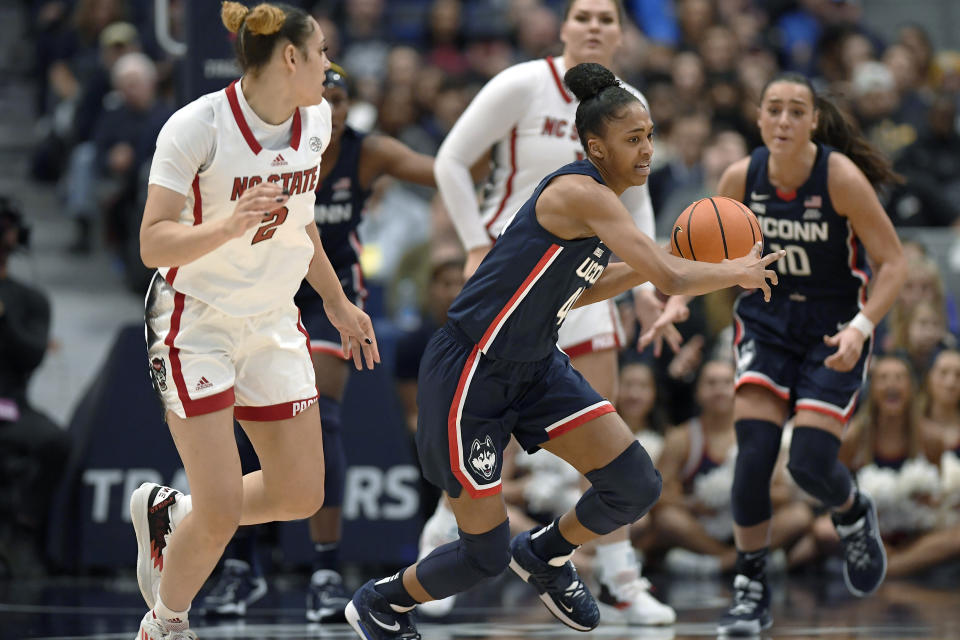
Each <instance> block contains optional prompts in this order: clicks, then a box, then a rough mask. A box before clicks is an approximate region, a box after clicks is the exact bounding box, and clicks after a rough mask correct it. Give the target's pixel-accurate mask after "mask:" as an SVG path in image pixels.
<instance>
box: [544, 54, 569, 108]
mask: <svg viewBox="0 0 960 640" xmlns="http://www.w3.org/2000/svg"><path fill="white" fill-rule="evenodd" d="M546 60H547V66H548V67H550V75H552V76H553V81H554V82H556V83H557V89H559V90H560V95H561V96H562V97H563V100H564V102H566V103H567V104H570V103H571V102H573V98H571V97H570V94H568V93H567V90H566V89H564V87H563V80H561V79H560V74H559V73H557V68H556V67H555V66H553V56H547V58H546Z"/></svg>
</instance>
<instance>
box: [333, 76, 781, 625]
mask: <svg viewBox="0 0 960 640" xmlns="http://www.w3.org/2000/svg"><path fill="white" fill-rule="evenodd" d="M565 82H566V85H567V86H568V87H569V88H570V90H571V91H572V92H573V93H574V94H575V95H576V96H577V98H578V99H579V100H580V105H579V106H578V107H577V113H576V125H577V131H578V132H579V135H580V140H581V143H582V144H583V147H584V150H585V152H586V155H587V158H586V159H584V160H580V161H577V162H573V163H571V164H568V165H565V166H563V167H561V168H560V169H558V170H557V171H554V172H553V173H551V174H549V175H548V176H546V177H545V178H544V179H543V181H542V182H541V183H540V184H539V186H538V187H537V188H536V189H535V190H534V192H533V195H532V196H531V197H530V199H529V200H527V201H526V203H524V204H523V205H522V206H521V207H520V209H519V210H518V211H517V212H516V213H515V214H514V216H513V220H512V221H510V222H509V223H508V224H507V226H506V229H505V230H504V231H503V233H502V234H501V236H500V238H499V240H498V241H497V243H496V244H495V245H494V246H493V248H492V249H491V250H490V252H489V253H488V254H487V256H486V257H485V258H484V259H483V261H482V262H481V263H480V266H479V267H478V269H477V270H476V272H475V273H474V275H473V276H472V277H471V278H470V280H469V281H467V283H466V285H465V286H464V288H463V291H462V292H461V293H460V295H459V296H457V299H456V300H455V301H454V302H453V304H452V305H451V307H450V310H449V312H448V321H447V324H446V325H445V326H444V327H443V328H442V329H440V330H439V331H437V333H435V334H434V336H433V338H432V339H431V340H430V343H429V344H428V346H427V350H426V352H425V353H424V356H423V360H422V362H421V366H420V379H419V383H418V390H419V391H418V397H417V402H418V405H419V416H418V425H417V448H418V450H419V454H420V461H421V464H422V466H423V471H424V475H425V476H426V477H427V478H428V479H429V480H430V481H431V482H433V483H435V484H437V485H438V486H439V487H441V488H442V489H444V490H445V491H446V492H447V494H448V495H449V496H450V505H451V508H452V509H453V512H454V515H455V516H456V519H457V524H458V525H459V528H460V538H459V540H457V541H455V542H451V543H448V544H446V545H443V546H441V547H438V548H437V549H435V550H434V551H433V552H432V553H430V554H429V555H428V556H426V557H425V558H423V559H422V560H420V561H419V562H418V563H416V564H415V565H413V566H411V567H408V568H406V569H405V570H403V571H401V572H399V573H397V574H396V575H394V576H391V577H387V578H384V579H382V580H379V581H376V582H374V581H373V580H371V581H369V582H367V583H366V584H365V585H364V586H363V587H361V588H360V589H359V590H358V591H357V592H356V593H355V594H354V596H353V599H352V600H351V602H350V603H349V604H348V605H347V608H346V612H345V613H346V617H347V621H348V622H349V623H350V625H351V626H352V627H353V629H354V630H355V631H356V632H357V634H358V635H359V636H360V637H361V638H366V639H367V640H373V639H386V638H419V637H420V636H419V634H418V633H417V630H416V627H415V626H414V624H413V621H412V618H411V616H410V614H409V612H410V611H411V610H412V609H413V607H414V606H416V605H417V603H420V602H425V601H429V600H434V599H439V598H444V597H447V596H450V595H452V594H455V593H459V592H461V591H464V590H466V589H468V588H470V587H472V586H473V585H475V584H476V583H478V582H479V581H481V580H482V579H484V578H486V577H491V576H496V575H498V574H500V573H501V572H502V571H503V570H504V569H506V568H507V566H508V565H509V566H510V567H511V568H512V569H513V570H514V571H515V572H516V573H517V574H518V575H519V576H521V577H522V578H523V579H525V580H527V581H528V582H530V583H531V584H532V585H533V586H534V587H535V588H536V589H537V590H538V591H539V592H540V598H541V600H542V601H543V602H544V604H545V605H546V606H547V608H548V609H549V610H550V612H551V613H552V614H553V615H554V616H556V617H557V618H558V619H559V620H561V621H562V622H564V623H565V624H566V625H568V626H570V627H571V628H573V629H577V630H580V631H588V630H590V629H593V628H594V627H596V626H597V624H598V623H599V621H600V620H599V618H600V615H599V610H598V607H597V602H596V600H595V599H594V598H593V596H592V595H591V594H590V592H589V590H588V589H587V588H586V586H585V585H584V583H583V582H582V581H581V580H580V578H579V576H578V575H577V572H576V570H575V569H574V567H573V563H571V562H570V557H571V555H572V554H573V552H574V551H575V550H576V548H577V547H578V546H579V545H581V544H583V543H585V542H587V541H589V540H592V539H594V538H596V537H597V536H600V535H603V534H606V533H609V532H611V531H614V530H616V529H618V528H620V527H623V526H625V525H628V524H630V523H632V522H634V521H636V520H637V519H638V518H640V517H641V516H642V515H643V514H645V513H646V512H647V511H648V510H649V509H650V507H651V506H652V505H653V503H654V502H655V501H656V500H657V497H658V496H659V494H660V486H661V480H660V474H659V473H658V472H657V470H656V469H655V468H654V467H653V463H652V462H651V460H650V457H649V456H648V455H647V453H646V452H645V451H644V450H643V448H642V447H641V446H640V444H639V443H638V442H637V441H636V439H635V438H634V436H633V434H632V433H631V432H630V429H629V428H627V426H626V424H624V422H623V420H622V419H621V418H620V417H619V416H618V415H617V414H616V411H615V410H614V408H613V405H611V404H610V403H609V402H608V401H607V400H605V399H603V397H601V396H600V395H599V394H598V393H597V392H596V391H594V390H593V388H591V387H590V385H589V384H588V383H587V382H586V380H584V378H583V376H581V375H580V374H579V373H578V372H577V371H576V370H575V369H574V368H573V367H571V366H570V360H569V358H568V357H567V356H566V354H564V353H563V352H562V351H560V350H559V349H558V348H557V332H558V330H559V327H560V325H561V324H562V323H563V320H564V318H565V316H566V314H567V312H568V311H569V310H570V309H572V308H574V307H578V306H582V305H587V304H590V303H593V302H597V301H599V300H605V299H607V298H610V297H612V296H615V295H617V294H618V293H620V292H623V291H626V290H627V289H629V288H631V287H634V286H637V285H638V284H640V283H641V282H644V281H646V280H652V281H653V283H654V284H655V285H656V286H657V287H658V288H659V289H660V290H661V291H664V292H665V293H668V294H674V293H683V294H700V293H706V292H708V291H711V290H715V289H719V288H723V287H727V286H731V285H734V284H740V285H742V286H747V287H759V288H761V289H762V290H763V291H764V295H767V296H769V295H770V286H769V284H768V283H767V280H768V279H769V280H770V281H771V282H773V283H776V280H777V278H776V273H775V272H774V271H772V270H768V269H767V266H768V265H770V264H771V263H772V262H773V261H774V260H776V259H777V258H778V257H780V255H782V254H781V253H777V254H772V255H768V256H765V257H763V258H761V257H760V247H759V243H758V246H757V247H755V248H754V250H753V251H751V253H750V254H749V255H748V256H745V257H743V258H740V259H737V260H729V261H724V262H723V263H721V264H719V265H706V264H701V263H696V262H692V261H686V260H682V259H677V258H674V257H672V256H670V255H668V254H667V252H666V251H664V250H662V249H660V248H659V247H657V246H656V244H654V242H653V241H652V240H651V239H650V238H649V237H648V236H646V235H645V234H644V233H643V232H641V231H640V229H638V228H637V226H636V225H635V223H634V222H633V220H632V218H631V217H630V214H629V213H628V212H627V210H626V208H624V206H623V204H622V203H621V202H620V200H619V198H618V196H619V195H620V194H621V193H622V192H623V191H624V190H626V189H627V188H628V187H630V186H634V185H640V184H643V183H644V182H646V180H647V176H648V175H649V173H650V158H651V156H652V154H653V142H652V140H653V122H652V121H651V119H650V115H649V113H648V112H647V111H646V109H645V108H644V107H643V105H642V103H641V102H640V101H639V100H638V99H637V98H636V96H634V95H633V94H632V93H630V92H629V91H627V90H625V89H624V88H623V87H621V86H620V85H619V83H618V81H617V80H616V78H615V77H614V75H613V74H612V73H611V72H610V71H609V70H608V69H606V68H605V67H603V66H601V65H599V64H595V63H584V64H580V65H577V66H575V67H573V68H572V69H570V70H569V71H568V72H567V73H566V75H565ZM611 252H615V253H616V254H617V255H618V256H620V258H622V259H623V260H624V261H625V262H623V263H617V264H614V265H611V266H610V267H609V268H607V262H608V260H609V258H610V254H611ZM511 436H513V437H515V438H516V439H517V440H518V441H519V443H520V444H521V446H523V447H524V448H525V449H527V450H528V451H531V452H532V451H535V450H537V449H539V448H544V449H546V450H548V451H550V452H551V453H553V454H555V455H557V456H560V457H561V458H563V459H564V460H566V461H567V462H569V463H570V464H571V465H573V466H574V467H575V468H576V469H578V470H579V471H580V472H581V473H583V474H585V475H586V476H587V478H588V479H589V480H590V482H591V485H592V486H591V488H590V489H589V490H588V491H587V492H586V493H585V494H584V495H583V497H582V498H581V499H580V501H579V502H578V504H577V505H576V507H575V508H574V509H571V510H570V511H569V512H567V513H566V514H564V515H563V516H562V517H561V518H559V519H558V520H556V521H554V522H552V523H551V524H549V525H548V526H546V527H543V528H541V529H538V530H536V531H528V532H524V533H522V534H520V535H518V536H517V537H515V538H514V539H513V540H512V541H511V540H510V534H509V528H508V523H507V516H506V508H505V505H504V501H503V497H502V496H501V495H500V491H501V482H500V473H501V461H502V459H503V449H504V447H505V446H506V444H507V442H508V440H509V439H510V437H511Z"/></svg>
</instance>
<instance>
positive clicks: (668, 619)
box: [597, 600, 677, 627]
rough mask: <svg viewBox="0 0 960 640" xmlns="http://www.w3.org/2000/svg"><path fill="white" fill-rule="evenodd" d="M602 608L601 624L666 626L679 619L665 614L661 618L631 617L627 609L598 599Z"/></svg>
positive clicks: (598, 604)
mask: <svg viewBox="0 0 960 640" xmlns="http://www.w3.org/2000/svg"><path fill="white" fill-rule="evenodd" d="M597 607H598V608H599V609H600V624H618V625H635V626H638V627H664V626H668V625H671V624H673V623H674V622H676V621H677V616H676V614H674V615H673V616H663V617H659V618H654V617H647V618H644V619H642V620H641V619H633V620H631V619H630V614H628V613H626V611H627V610H626V609H618V608H617V607H615V606H613V605H609V604H606V603H603V602H600V601H599V600H598V601H597Z"/></svg>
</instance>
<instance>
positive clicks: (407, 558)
mask: <svg viewBox="0 0 960 640" xmlns="http://www.w3.org/2000/svg"><path fill="white" fill-rule="evenodd" d="M376 331H377V337H378V343H379V346H380V353H381V356H382V358H383V361H384V362H383V364H381V365H380V366H378V367H377V368H376V369H375V370H373V371H368V370H364V371H362V372H359V371H353V372H352V375H351V378H350V382H349V384H348V386H347V391H346V396H345V399H344V407H343V415H342V418H343V439H344V446H345V447H346V451H347V461H348V464H349V466H348V471H347V479H346V486H345V494H344V504H343V516H344V531H343V541H342V545H341V554H342V557H343V559H344V560H345V561H347V562H356V563H360V564H374V563H377V564H390V565H401V564H406V563H409V562H412V561H414V560H416V544H417V536H418V535H419V531H420V525H421V522H420V519H419V509H420V502H419V501H420V495H419V488H418V482H419V474H418V470H417V467H416V466H415V465H416V461H415V460H414V455H413V451H412V448H411V446H410V444H409V439H408V436H407V435H406V429H405V427H404V424H403V418H402V411H401V410H400V407H399V403H398V401H397V400H396V395H395V393H394V391H393V382H392V377H391V371H392V367H391V365H390V360H391V359H390V357H389V356H390V355H392V346H393V344H394V338H393V337H392V333H393V332H392V331H391V328H390V327H389V325H381V324H379V323H378V324H377V325H376ZM94 380H95V381H94V383H93V384H92V385H91V387H90V389H89V390H88V391H87V393H86V395H85V397H84V400H83V402H82V403H81V404H80V406H79V407H78V408H77V410H76V412H75V413H74V416H73V418H72V420H71V424H70V432H71V434H72V436H73V439H74V450H73V453H72V456H71V460H70V463H69V468H68V471H67V480H66V481H65V482H64V486H63V489H62V491H61V494H60V496H59V499H58V503H59V505H58V507H57V508H55V509H54V512H53V514H52V516H51V520H52V522H51V532H50V534H51V535H50V539H51V555H52V556H53V557H54V558H57V559H58V560H59V561H60V563H61V564H62V565H63V566H64V567H65V568H66V569H72V570H83V569H90V568H110V567H121V566H132V565H133V563H134V562H135V559H136V553H137V550H136V542H135V539H134V535H133V527H132V526H131V525H130V514H129V506H128V505H129V498H130V494H131V493H132V492H133V490H134V489H136V488H137V487H138V486H140V484H141V483H143V482H157V483H162V484H168V485H170V486H173V487H175V488H177V489H180V490H183V491H188V490H189V489H188V486H187V478H186V475H185V473H184V471H183V468H182V466H181V464H180V459H179V457H178V455H177V452H176V448H175V447H174V445H173V440H172V438H171V436H170V431H169V429H168V428H167V425H166V423H165V422H164V421H163V418H162V412H161V408H160V402H159V400H158V399H157V397H156V395H155V394H154V391H153V388H152V386H151V383H150V378H149V375H148V372H147V360H146V355H145V345H144V337H143V327H141V326H130V327H127V328H124V329H123V330H121V331H120V332H119V334H118V335H117V337H116V340H115V342H114V344H113V346H112V348H111V349H110V352H109V354H108V356H107V358H106V360H105V362H104V363H103V365H102V367H101V369H100V371H99V373H98V375H97V376H96V377H95V378H94ZM280 527H281V528H280V535H279V543H280V546H281V551H282V553H283V556H284V560H285V561H286V562H289V563H294V564H296V563H300V562H306V561H307V560H309V558H310V557H311V555H310V554H311V552H312V547H311V544H310V542H309V539H308V535H307V525H306V523H305V522H304V521H299V522H291V523H284V524H282V525H280Z"/></svg>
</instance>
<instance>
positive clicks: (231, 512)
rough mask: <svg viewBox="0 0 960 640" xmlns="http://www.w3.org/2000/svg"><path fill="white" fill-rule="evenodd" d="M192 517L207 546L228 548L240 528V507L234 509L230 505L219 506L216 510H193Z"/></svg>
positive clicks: (195, 508) (198, 533)
mask: <svg viewBox="0 0 960 640" xmlns="http://www.w3.org/2000/svg"><path fill="white" fill-rule="evenodd" d="M191 513H192V514H193V515H192V517H193V518H194V519H195V522H196V523H197V524H198V525H199V526H198V527H197V528H196V532H197V534H196V535H198V536H200V538H201V539H202V541H203V543H204V544H206V545H207V546H211V547H213V546H221V547H225V546H227V543H228V542H230V539H231V538H232V537H233V534H234V533H236V532H237V527H238V526H240V505H237V506H236V508H232V507H231V506H230V505H218V506H217V507H216V508H206V509H204V508H200V509H198V508H197V507H196V506H194V508H193V509H192V511H191Z"/></svg>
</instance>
